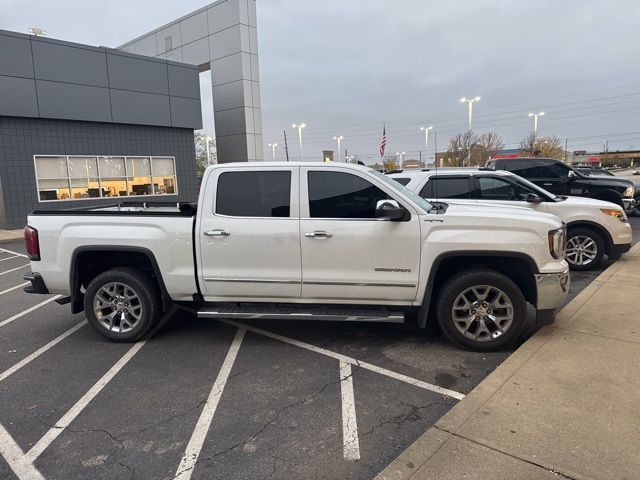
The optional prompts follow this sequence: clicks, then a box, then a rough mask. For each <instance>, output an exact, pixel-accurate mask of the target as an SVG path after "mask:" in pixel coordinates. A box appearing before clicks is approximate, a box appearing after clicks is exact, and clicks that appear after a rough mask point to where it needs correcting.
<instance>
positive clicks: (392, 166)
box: [382, 155, 398, 172]
mask: <svg viewBox="0 0 640 480" xmlns="http://www.w3.org/2000/svg"><path fill="white" fill-rule="evenodd" d="M382 167H383V168H384V171H385V172H390V171H392V170H397V169H398V160H396V157H393V156H391V155H388V156H386V157H384V160H383V161H382Z"/></svg>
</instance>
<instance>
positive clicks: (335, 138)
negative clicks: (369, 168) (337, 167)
mask: <svg viewBox="0 0 640 480" xmlns="http://www.w3.org/2000/svg"><path fill="white" fill-rule="evenodd" d="M343 138H344V137H343V136H342V135H340V136H339V137H333V139H334V140H337V141H338V162H340V140H342V139H343Z"/></svg>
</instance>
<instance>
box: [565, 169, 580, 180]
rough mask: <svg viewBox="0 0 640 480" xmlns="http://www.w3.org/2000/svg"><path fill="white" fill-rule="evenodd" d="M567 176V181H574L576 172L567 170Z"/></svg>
mask: <svg viewBox="0 0 640 480" xmlns="http://www.w3.org/2000/svg"><path fill="white" fill-rule="evenodd" d="M567 176H568V177H569V179H574V178H576V177H577V176H578V175H576V172H574V171H573V170H569V173H568V174H567Z"/></svg>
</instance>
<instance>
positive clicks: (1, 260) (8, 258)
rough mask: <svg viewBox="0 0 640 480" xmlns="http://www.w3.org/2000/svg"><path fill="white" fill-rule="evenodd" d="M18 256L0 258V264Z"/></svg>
mask: <svg viewBox="0 0 640 480" xmlns="http://www.w3.org/2000/svg"><path fill="white" fill-rule="evenodd" d="M18 257H19V255H13V256H11V257H7V258H0V262H4V261H5V260H11V259H12V258H18Z"/></svg>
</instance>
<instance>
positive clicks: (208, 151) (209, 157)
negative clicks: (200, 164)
mask: <svg viewBox="0 0 640 480" xmlns="http://www.w3.org/2000/svg"><path fill="white" fill-rule="evenodd" d="M211 140H212V138H211V137H210V136H208V135H207V136H206V137H205V141H206V143H207V167H208V166H210V165H211V151H210V150H209V143H211Z"/></svg>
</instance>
